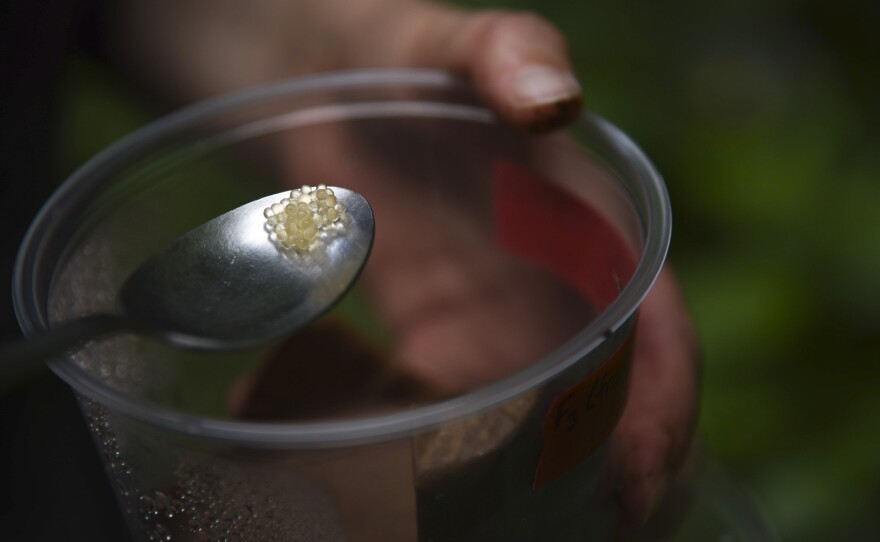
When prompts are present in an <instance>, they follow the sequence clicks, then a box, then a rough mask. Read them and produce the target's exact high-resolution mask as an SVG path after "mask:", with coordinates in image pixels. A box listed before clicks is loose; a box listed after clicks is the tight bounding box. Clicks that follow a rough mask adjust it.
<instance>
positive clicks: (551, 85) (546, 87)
mask: <svg viewBox="0 0 880 542" xmlns="http://www.w3.org/2000/svg"><path fill="white" fill-rule="evenodd" d="M510 85H511V92H512V95H513V98H514V101H515V103H516V104H517V105H519V106H534V105H542V104H548V103H554V102H560V101H564V100H570V99H571V98H574V97H577V96H580V94H581V86H580V84H579V83H578V82H577V79H575V78H574V75H572V74H571V73H570V72H568V71H565V70H560V69H559V68H554V67H552V66H544V65H539V64H534V65H529V66H525V67H523V68H520V69H519V70H517V71H516V72H514V73H513V76H512V77H511V80H510Z"/></svg>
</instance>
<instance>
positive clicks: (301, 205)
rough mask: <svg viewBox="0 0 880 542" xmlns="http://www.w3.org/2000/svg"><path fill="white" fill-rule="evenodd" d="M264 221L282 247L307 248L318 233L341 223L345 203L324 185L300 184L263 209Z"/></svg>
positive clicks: (316, 238)
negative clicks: (288, 193) (278, 200)
mask: <svg viewBox="0 0 880 542" xmlns="http://www.w3.org/2000/svg"><path fill="white" fill-rule="evenodd" d="M263 216H265V217H266V224H267V225H268V226H269V229H270V230H271V231H272V233H274V234H275V237H276V238H277V239H278V243H280V244H281V246H282V247H284V248H295V249H296V250H300V251H304V250H308V249H309V248H310V247H311V246H312V245H313V244H314V243H315V241H317V240H318V237H319V234H320V233H321V232H322V231H323V230H325V229H326V228H328V227H330V226H336V225H338V224H340V223H341V220H342V219H343V218H344V217H345V205H343V204H342V202H340V201H339V200H337V199H336V195H335V194H334V193H333V190H332V189H330V188H327V185H324V184H319V185H318V186H316V187H313V186H308V185H305V186H302V187H300V188H297V189H296V190H291V191H290V195H289V196H288V197H286V198H284V199H282V200H281V201H280V202H278V203H273V204H272V205H270V206H269V207H266V210H265V211H263Z"/></svg>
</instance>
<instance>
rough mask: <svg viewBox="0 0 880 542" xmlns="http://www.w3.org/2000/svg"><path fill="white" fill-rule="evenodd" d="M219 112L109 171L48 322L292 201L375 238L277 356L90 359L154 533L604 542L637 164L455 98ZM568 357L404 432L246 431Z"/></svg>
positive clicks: (111, 438)
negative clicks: (614, 160)
mask: <svg viewBox="0 0 880 542" xmlns="http://www.w3.org/2000/svg"><path fill="white" fill-rule="evenodd" d="M206 118H208V119H209V120H204V118H201V119H199V118H198V116H193V120H187V119H183V120H181V119H178V123H179V126H178V129H177V130H176V131H174V132H173V134H172V135H169V136H167V137H165V138H163V139H156V138H153V139H150V140H147V142H146V143H144V144H139V143H138V141H134V143H130V144H128V146H127V147H123V148H117V149H115V150H113V151H112V152H115V153H116V155H118V156H114V157H113V159H110V160H105V161H104V163H103V164H102V165H101V167H100V168H99V169H97V170H95V171H92V172H91V179H90V180H89V182H87V183H83V187H82V189H81V190H79V191H78V192H76V193H75V197H74V198H73V199H72V200H71V205H72V206H73V210H71V209H67V210H65V212H66V213H67V215H66V216H65V218H64V220H65V221H66V224H65V227H64V228H60V227H59V228H55V229H54V230H53V231H52V232H51V234H47V240H46V242H45V246H44V249H43V250H42V252H41V253H40V255H39V257H38V258H37V260H38V261H37V262H35V264H34V274H35V279H36V289H37V290H40V291H43V293H42V294H40V295H42V296H44V297H45V298H46V306H47V308H48V315H49V320H50V321H52V322H59V321H64V320H68V319H71V318H75V317H77V316H80V315H85V314H89V313H93V312H99V311H107V310H113V309H114V307H115V304H116V292H117V291H118V289H119V287H120V285H121V284H122V283H123V282H124V280H125V278H126V277H127V276H128V274H129V273H131V271H132V270H133V269H135V268H136V267H137V266H138V265H139V264H140V263H141V262H142V261H143V260H144V259H146V258H147V257H148V255H150V254H151V253H153V252H154V251H156V250H158V249H160V248H161V247H163V246H164V245H166V244H167V243H169V242H170V241H172V240H173V239H174V238H176V237H177V236H179V235H181V234H182V233H184V232H186V231H187V230H189V229H190V228H192V227H194V226H196V225H198V224H200V223H202V222H204V221H206V220H208V219H210V218H212V217H214V216H216V215H218V214H220V213H223V212H225V211H227V210H230V209H232V208H234V207H236V206H238V205H240V204H243V203H246V202H248V201H250V200H252V199H256V198H257V197H262V196H264V195H267V194H271V193H274V192H279V191H281V190H283V189H285V188H290V187H296V186H299V185H303V184H310V185H315V184H318V183H326V184H328V185H339V186H345V187H348V188H352V189H354V190H357V191H359V192H361V193H362V194H363V195H364V196H365V197H366V198H367V200H368V201H369V202H370V204H371V205H372V207H373V210H374V214H375V217H376V239H375V245H374V249H373V254H372V256H371V258H370V261H369V262H368V264H367V267H366V268H365V270H364V272H363V275H362V278H361V280H360V281H359V283H358V284H357V286H356V287H355V288H354V289H353V291H352V292H351V293H350V294H349V295H348V296H347V297H346V299H344V300H343V301H342V302H341V303H340V305H339V306H338V308H336V309H334V311H332V312H331V313H330V314H328V315H327V316H325V317H323V318H322V319H321V320H320V321H318V322H316V323H314V324H312V325H311V326H309V327H308V328H307V329H305V330H301V331H299V332H296V333H295V334H293V335H292V336H291V337H289V338H287V339H285V340H283V341H281V342H279V343H277V344H273V345H269V346H267V347H266V348H262V349H259V350H254V351H245V352H232V353H198V352H191V351H182V350H178V349H175V348H172V347H169V346H167V345H164V344H161V343H159V342H157V341H154V340H151V339H147V338H144V337H136V336H132V335H125V336H118V337H113V338H108V339H103V340H100V341H96V342H93V343H90V344H88V345H86V346H85V347H83V348H82V349H81V350H79V351H77V352H75V353H74V354H73V355H72V362H73V363H76V364H77V365H79V366H80V367H81V368H82V369H84V370H85V371H86V372H87V373H88V374H89V375H90V376H89V377H88V378H87V379H86V380H90V381H93V382H95V383H98V384H95V385H97V386H100V385H107V386H110V387H111V388H113V389H115V390H118V391H120V392H123V393H124V394H125V396H126V397H127V398H128V399H129V400H130V402H129V403H128V404H129V407H130V408H129V410H125V409H122V410H119V409H116V408H115V407H113V406H106V405H104V406H102V405H101V404H100V403H99V402H97V401H95V400H93V399H91V398H89V397H87V396H86V395H88V394H85V395H83V397H82V402H83V409H84V412H85V414H86V417H87V418H88V420H89V421H90V424H91V426H92V430H93V433H94V434H95V437H96V442H97V443H98V447H99V448H100V450H101V452H102V453H103V455H104V458H105V463H106V465H107V470H108V473H109V475H110V477H111V479H112V480H113V481H114V483H115V484H116V487H117V493H118V494H119V497H120V503H121V506H122V508H123V510H124V511H125V513H126V516H127V517H128V518H129V520H130V522H131V525H132V531H133V532H134V533H135V536H136V537H139V538H140V539H143V540H151V541H152V540H298V541H311V540H316V541H317V540H322V541H328V540H345V541H364V542H368V541H370V542H372V541H383V542H388V541H414V540H419V541H423V542H428V541H430V542H441V541H457V542H461V541H470V540H474V541H477V540H480V541H482V540H507V541H523V542H525V541H534V540H554V541H566V540H583V539H584V538H585V537H589V539H590V540H610V539H611V536H612V535H611V533H612V530H613V525H614V521H615V520H614V514H615V513H614V508H613V504H612V499H611V496H610V494H609V493H608V491H607V489H608V488H603V486H602V485H601V483H600V480H601V473H602V464H603V459H604V455H603V450H604V446H605V442H606V440H607V436H608V434H609V433H610V431H611V429H612V428H613V426H614V424H615V422H616V420H617V419H618V417H619V415H620V411H621V409H622V407H623V402H624V398H625V392H626V386H625V382H626V371H627V368H628V364H629V354H628V352H629V350H628V345H629V344H630V340H629V339H630V338H631V336H632V329H633V326H634V322H633V321H632V320H628V321H627V322H625V323H624V324H623V325H621V326H619V327H616V328H614V329H607V330H602V331H603V332H604V337H603V336H602V335H601V334H596V333H593V334H588V335H589V340H590V341H591V342H589V344H588V343H587V342H586V341H587V339H585V338H584V334H583V332H584V330H585V329H587V328H588V326H590V324H591V323H592V322H594V321H596V318H597V315H599V314H601V313H602V311H603V310H605V308H606V307H608V306H609V305H610V304H611V303H612V302H613V301H614V300H615V299H616V298H617V295H618V293H619V292H620V291H621V290H622V289H623V288H624V287H625V286H626V285H627V283H628V281H629V280H630V279H631V278H632V276H633V273H634V271H635V267H636V263H637V260H638V258H639V257H640V255H641V252H642V246H643V232H644V231H645V228H646V226H645V219H644V217H645V209H644V206H645V205H646V204H645V203H644V201H643V200H642V199H640V198H639V197H638V194H635V196H634V191H637V185H636V184H633V183H632V182H630V181H625V180H622V179H625V178H626V177H627V172H626V171H625V166H626V164H625V161H624V162H623V163H622V167H623V168H624V170H621V169H620V168H619V167H617V166H615V169H613V170H612V169H611V168H609V167H608V166H607V165H606V163H605V161H604V159H602V158H599V157H600V156H602V152H603V151H602V149H601V145H602V144H603V143H602V141H601V137H600V136H597V135H596V133H591V132H590V131H589V130H586V131H583V132H577V131H575V132H574V133H572V134H566V135H562V134H556V135H549V136H543V137H537V138H531V137H528V138H527V137H524V136H522V135H519V134H517V133H515V132H513V131H511V130H509V129H507V128H506V127H504V126H502V125H500V124H498V123H497V122H496V121H495V119H494V117H493V116H492V115H491V114H490V113H489V112H487V111H486V110H484V109H482V108H480V107H477V106H475V105H474V104H473V101H472V99H471V98H470V97H469V96H468V95H467V94H463V93H460V92H459V91H456V90H450V89H448V88H447V89H444V90H441V89H437V88H428V89H421V90H418V89H416V90H414V89H413V88H410V87H406V88H395V89H393V90H391V91H388V90H382V91H380V90H377V89H374V88H361V89H359V88H353V89H348V90H344V91H338V92H335V91H334V92H316V93H312V92H305V93H301V94H300V95H293V96H290V95H284V94H279V95H277V96H273V95H271V94H267V95H266V96H265V97H264V99H262V100H261V101H260V102H259V103H256V104H243V105H241V106H240V107H237V108H231V109H230V108H227V109H226V110H224V111H222V112H218V113H217V114H213V115H210V116H208V117H206ZM579 139H583V140H584V141H587V142H588V143H589V146H590V147H591V148H596V149H598V154H595V155H594V154H592V151H588V150H587V147H585V146H584V145H583V143H582V142H580V141H579ZM633 202H635V203H633ZM267 242H268V240H267ZM45 292H49V293H48V295H47V294H46V293H45ZM597 344H598V346H597ZM553 364H556V365H558V367H559V370H558V371H556V373H555V375H554V376H553V377H552V378H549V379H546V378H544V379H537V380H535V382H536V384H534V385H525V384H523V385H521V386H520V387H519V388H518V389H517V391H515V392H514V393H508V394H507V397H508V398H507V399H506V400H505V401H504V402H501V403H496V404H493V405H492V406H491V407H490V408H486V409H483V410H481V411H478V412H475V413H472V414H470V415H467V416H464V417H460V418H457V419H453V420H451V421H450V420H445V421H442V422H437V423H425V424H422V425H418V424H414V425H413V427H412V430H411V431H409V432H408V433H405V434H400V433H399V432H398V433H395V434H394V435H393V436H388V437H387V438H383V437H376V438H371V439H366V440H365V441H364V442H358V443H354V444H352V445H350V446H343V445H326V446H317V447H315V446H311V447H309V448H308V449H306V448H301V447H299V446H297V445H295V444H291V445H282V444H277V445H276V446H274V449H271V450H270V449H266V447H265V446H262V445H259V444H253V445H252V444H250V443H248V437H247V434H248V431H249V430H250V429H252V428H253V427H259V430H260V431H266V430H267V427H270V426H266V425H257V426H254V425H248V423H250V422H256V423H259V422H271V423H279V424H288V423H291V422H297V423H298V422H313V423H323V422H326V421H334V420H358V419H365V420H367V419H369V417H370V416H375V415H379V414H381V415H386V414H395V413H404V412H408V411H412V410H413V409H416V408H418V407H421V406H425V405H436V404H438V403H442V402H443V401H447V400H454V399H455V398H462V397H461V396H462V395H463V394H467V393H469V392H472V391H473V390H475V389H480V388H482V387H485V386H489V387H490V388H491V387H492V386H496V387H498V389H499V390H500V389H503V387H504V382H505V380H504V379H505V377H509V376H511V375H517V374H519V375H521V374H523V373H524V372H525V373H528V372H529V371H532V372H533V373H534V374H535V375H537V374H539V373H540V372H541V371H546V370H547V369H548V368H549V367H552V366H553ZM520 382H521V383H522V382H525V381H523V380H520ZM537 382H539V383H537ZM79 389H80V391H82V389H83V388H81V387H80V388H79ZM480 391H481V392H482V391H484V390H482V389H481V390H480ZM467 397H469V395H464V398H467ZM132 405H133V406H132ZM131 409H135V410H137V409H141V410H145V411H151V410H156V411H157V412H166V413H172V414H171V415H170V418H175V417H176V416H178V415H180V416H184V417H185V416H194V418H192V419H194V420H205V419H207V420H209V421H210V420H225V421H230V420H238V421H241V422H243V423H242V434H241V438H237V439H234V441H229V442H226V441H223V440H217V439H212V438H206V437H200V436H198V430H195V429H193V430H190V429H188V426H187V425H186V423H183V424H182V425H181V424H178V425H180V426H179V427H177V429H174V428H173V427H172V426H173V425H174V423H170V424H169V425H168V427H164V428H163V427H159V425H153V424H151V423H145V422H144V421H141V420H143V419H144V417H143V416H138V415H133V413H132V411H131ZM197 417H204V418H197ZM245 422H247V423H245ZM196 425H198V424H196ZM278 427H279V428H286V429H284V430H285V431H286V430H289V429H290V426H289V425H279V426H278Z"/></svg>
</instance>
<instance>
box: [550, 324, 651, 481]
mask: <svg viewBox="0 0 880 542" xmlns="http://www.w3.org/2000/svg"><path fill="white" fill-rule="evenodd" d="M634 329H635V328H633V329H631V330H630V332H629V336H628V337H627V339H626V341H625V342H624V343H623V345H621V347H620V348H619V349H618V350H617V352H615V354H614V355H613V356H612V357H611V359H609V360H608V361H607V362H605V364H604V365H602V367H600V368H599V369H598V370H597V371H595V372H593V373H592V374H590V376H589V377H587V378H585V379H584V380H582V381H581V382H579V383H578V384H575V385H574V386H572V387H571V388H569V389H568V390H566V391H565V392H564V393H562V394H560V395H558V396H557V397H556V398H555V399H553V402H552V403H551V404H550V409H549V410H548V411H547V415H546V416H545V417H544V426H543V438H544V447H543V448H542V450H541V457H540V459H539V460H538V469H537V471H536V472H535V481H534V487H539V486H541V485H543V484H545V483H547V482H549V481H550V480H553V479H554V478H556V477H558V476H561V475H562V474H565V473H566V472H567V471H569V470H570V469H572V468H573V467H574V466H576V465H577V464H578V463H580V462H581V461H583V460H584V459H586V458H587V457H589V456H590V455H591V454H592V453H593V452H594V451H595V450H596V448H598V447H599V445H600V444H602V442H604V441H605V439H607V438H608V436H609V435H611V431H613V430H614V426H615V425H617V420H618V419H619V418H620V415H621V413H622V412H623V407H624V405H625V403H626V383H627V375H628V371H629V362H630V359H631V357H632V343H633V337H634V336H635V333H634Z"/></svg>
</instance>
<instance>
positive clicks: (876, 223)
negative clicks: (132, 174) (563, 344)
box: [58, 0, 880, 541]
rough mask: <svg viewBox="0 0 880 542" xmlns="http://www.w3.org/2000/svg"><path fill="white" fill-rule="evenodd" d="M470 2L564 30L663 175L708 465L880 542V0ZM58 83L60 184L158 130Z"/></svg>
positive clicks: (86, 68)
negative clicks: (699, 346) (691, 327)
mask: <svg viewBox="0 0 880 542" xmlns="http://www.w3.org/2000/svg"><path fill="white" fill-rule="evenodd" d="M463 3H465V4H467V5H471V6H483V7H490V6H491V7H498V6H499V5H500V6H502V7H510V8H525V9H530V10H533V11H536V12H538V13H541V14H543V15H544V16H546V17H547V18H548V19H550V20H551V21H553V22H554V23H555V24H557V25H558V26H559V27H560V28H561V29H562V31H563V32H564V33H565V34H566V36H567V37H568V38H569V40H570V43H571V47H572V55H573V58H574V61H575V63H576V67H577V71H578V73H579V75H580V77H581V80H582V83H583V85H584V88H585V93H586V99H587V104H588V106H589V107H591V108H592V109H594V110H596V111H598V112H599V113H601V114H603V115H604V116H606V117H607V118H609V119H610V120H612V121H613V122H614V123H616V124H617V125H619V126H620V127H621V128H623V129H624V130H625V131H626V132H628V133H629V134H630V135H631V136H632V137H633V138H634V139H635V140H636V141H637V142H638V143H639V144H640V145H641V146H642V147H643V148H644V149H645V150H646V151H647V153H648V155H649V156H651V157H652V159H653V160H654V161H655V163H656V165H657V166H658V168H659V169H660V171H661V172H662V173H663V175H664V177H665V178H666V180H667V183H668V185H669V189H670V192H671V195H672V200H673V207H674V212H675V226H674V240H673V246H672V252H671V261H672V264H673V265H674V266H675V267H676V269H677V270H678V273H679V275H680V276H681V278H682V281H683V283H684V286H685V289H686V292H687V295H688V298H689V301H690V304H691V307H692V310H693V314H694V317H695V319H696V322H697V326H698V328H699V330H700V334H701V337H702V341H703V345H704V352H705V366H704V380H703V391H702V404H701V414H700V425H699V435H700V438H701V439H702V441H703V442H704V443H705V449H706V451H707V453H708V455H709V456H711V457H712V458H714V459H715V460H717V461H718V462H719V463H720V464H721V465H723V467H724V468H725V469H726V470H727V471H728V472H730V473H732V474H733V475H734V476H735V477H736V478H737V479H740V480H742V481H743V484H744V485H745V487H746V488H747V489H748V491H749V492H750V493H751V494H752V495H753V496H754V498H755V500H756V502H757V503H758V504H759V506H760V507H761V508H762V509H763V510H764V511H765V513H766V514H767V516H768V517H769V518H770V520H771V521H772V523H773V525H774V527H775V529H776V530H777V531H778V533H779V534H780V537H781V538H782V539H783V540H786V541H788V540H790V541H824V540H878V539H880V517H878V514H877V513H876V511H877V510H878V509H880V422H878V419H880V394H878V393H877V387H878V385H880V364H878V363H877V361H878V359H880V356H878V353H880V280H878V278H880V219H878V210H880V152H878V148H880V122H878V121H880V101H878V96H880V46H878V43H880V41H878V39H877V37H876V34H875V32H876V28H877V27H878V26H880V3H878V2H868V1H865V2H857V1H853V0H839V1H837V2H827V1H825V2H822V1H818V0H816V1H810V0H788V1H778V2H758V1H749V0H744V1H733V0H723V1H717V2H708V3H707V2H697V1H694V0H675V1H665V2H645V1H641V2H637V1H634V0H626V1H618V2H580V3H577V2H572V1H563V0H544V1H540V2H539V1H537V0H532V1H527V0H521V1H513V0H510V1H507V2H504V3H503V4H499V3H497V2H496V3H491V2H487V1H482V0H469V1H466V2H463ZM66 82H67V90H66V95H67V102H66V105H65V119H66V121H65V123H64V127H65V128H64V129H65V132H66V133H65V138H64V140H65V141H66V142H67V144H66V145H65V146H64V151H63V152H64V155H63V157H62V159H61V160H60V163H61V164H62V166H61V169H60V171H59V172H58V174H59V178H63V175H64V174H66V173H67V172H69V171H70V170H71V169H72V168H74V167H76V166H77V165H79V164H81V163H82V162H83V161H84V160H85V159H86V158H88V157H89V156H91V155H92V154H94V153H95V152H97V151H98V150H100V149H101V148H103V147H104V146H106V145H107V144H108V143H109V142H111V141H113V140H115V139H117V138H118V137H120V136H121V135H124V134H125V133H127V132H129V131H131V130H132V129H134V128H136V127H138V126H140V125H142V124H144V123H145V122H147V121H149V120H151V119H152V118H154V117H155V115H156V112H155V111H151V110H150V109H148V108H147V107H146V106H144V105H142V104H140V103H138V102H137V101H135V100H134V99H132V98H131V93H130V92H128V91H127V89H126V88H125V87H124V85H123V84H122V83H121V82H120V81H118V80H116V79H114V78H113V77H112V76H111V75H110V74H109V73H107V72H105V71H103V70H102V69H101V68H99V67H98V65H97V64H94V63H92V62H90V61H87V60H85V59H83V60H80V61H78V62H75V63H74V64H73V65H72V68H71V70H70V71H69V73H68V76H67V79H66ZM95 119H101V121H100V122H95Z"/></svg>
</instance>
